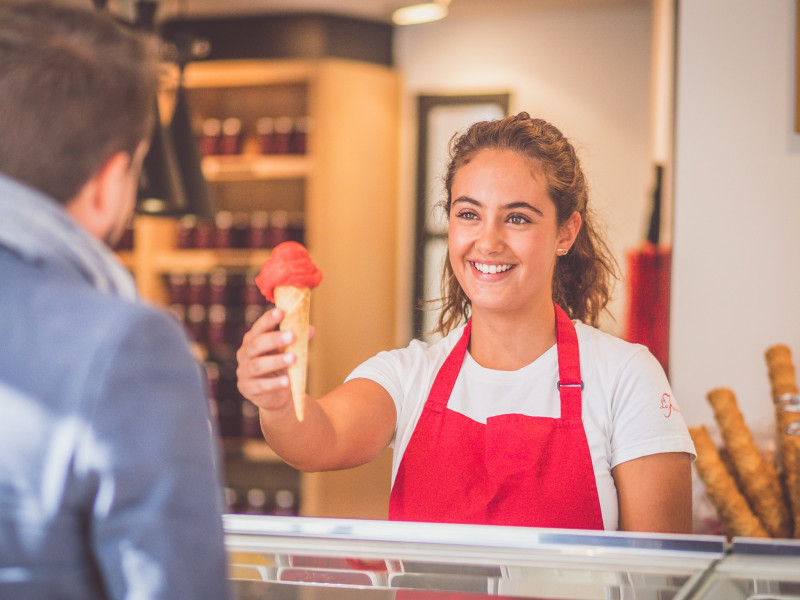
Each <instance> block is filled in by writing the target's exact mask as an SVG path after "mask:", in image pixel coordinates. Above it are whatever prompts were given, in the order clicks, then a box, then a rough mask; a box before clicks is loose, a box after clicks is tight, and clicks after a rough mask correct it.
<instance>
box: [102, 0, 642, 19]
mask: <svg viewBox="0 0 800 600" xmlns="http://www.w3.org/2000/svg"><path fill="white" fill-rule="evenodd" d="M136 1H137V0H109V8H110V9H111V10H112V11H115V12H118V13H120V14H123V15H127V16H128V17H131V16H132V15H133V14H134V13H135V9H134V8H133V7H134V6H135V5H136ZM415 1H422V0H158V12H157V18H158V19H159V20H162V19H166V18H171V17H174V16H176V15H180V16H186V17H194V16H222V15H226V16H233V15H243V14H267V13H273V12H295V13H296V12H301V13H302V12H317V13H320V12H321V13H333V14H340V15H345V16H351V17H356V18H364V19H372V20H379V21H386V22H389V21H391V15H392V11H393V10H394V9H396V8H399V7H401V6H404V5H407V4H411V3H413V2H415ZM650 1H651V0H491V2H489V1H488V0H451V4H450V14H451V15H452V16H459V15H476V14H484V15H485V14H487V13H494V14H497V13H498V12H513V11H529V10H536V9H542V8H546V7H547V6H552V7H558V8H561V9H563V8H564V7H571V8H579V7H587V6H597V5H609V4H630V3H636V4H640V3H643V2H650Z"/></svg>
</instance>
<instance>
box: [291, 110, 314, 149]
mask: <svg viewBox="0 0 800 600" xmlns="http://www.w3.org/2000/svg"><path fill="white" fill-rule="evenodd" d="M310 130H311V117H297V118H296V119H295V120H294V123H293V124H292V134H291V137H290V142H289V152H291V153H292V154H305V153H306V152H307V150H308V148H307V146H308V133H309V131H310Z"/></svg>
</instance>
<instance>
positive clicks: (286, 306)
mask: <svg viewBox="0 0 800 600" xmlns="http://www.w3.org/2000/svg"><path fill="white" fill-rule="evenodd" d="M274 294H275V306H277V307H278V308H280V309H281V310H282V311H283V312H284V315H285V316H284V317H283V321H281V331H291V332H293V333H294V342H292V343H291V344H290V345H289V346H287V348H286V351H287V352H291V353H292V354H294V355H295V361H294V363H292V365H291V366H290V367H289V385H290V388H291V390H292V401H293V403H294V412H295V414H296V415H297V420H298V421H302V420H303V415H304V413H305V402H306V376H307V373H308V324H309V314H310V310H311V290H310V289H309V288H299V287H294V286H290V285H279V286H275V291H274Z"/></svg>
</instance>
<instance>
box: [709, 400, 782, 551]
mask: <svg viewBox="0 0 800 600" xmlns="http://www.w3.org/2000/svg"><path fill="white" fill-rule="evenodd" d="M707 399H708V402H709V404H711V408H712V409H713V410H714V418H715V419H716V420H717V423H718V424H719V428H720V432H721V433H722V439H723V440H724V441H725V447H726V449H727V450H728V452H729V453H730V457H731V462H732V463H733V466H734V469H735V470H736V475H737V479H738V481H739V484H740V485H741V488H742V492H743V493H744V496H745V498H747V501H748V503H749V504H750V506H751V507H752V508H753V512H754V513H755V515H756V516H757V517H758V519H759V520H760V521H761V523H762V524H763V526H764V529H766V530H767V532H768V533H769V534H770V536H772V537H776V538H786V537H791V533H792V523H791V519H790V516H789V511H788V510H787V506H786V502H785V500H784V497H783V489H782V488H781V483H780V479H779V477H778V472H777V471H776V469H775V466H774V465H773V464H771V463H770V462H768V461H766V460H764V458H763V456H762V455H761V452H760V451H759V449H758V447H757V446H756V443H755V441H754V440H753V435H752V433H751V432H750V429H749V428H748V427H747V425H746V423H745V421H744V417H743V415H742V413H741V411H740V410H739V407H738V405H737V402H736V396H735V395H734V393H733V392H732V391H731V390H729V389H726V388H717V389H714V390H711V391H710V392H709V393H708V395H707Z"/></svg>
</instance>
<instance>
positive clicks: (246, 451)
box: [222, 438, 285, 464]
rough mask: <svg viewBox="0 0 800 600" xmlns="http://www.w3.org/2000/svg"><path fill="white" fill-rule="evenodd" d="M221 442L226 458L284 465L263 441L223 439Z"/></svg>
mask: <svg viewBox="0 0 800 600" xmlns="http://www.w3.org/2000/svg"><path fill="white" fill-rule="evenodd" d="M222 442H223V448H224V450H225V454H226V456H229V457H230V456H240V457H241V458H242V459H244V460H245V461H247V462H256V463H282V464H285V463H284V461H283V459H282V458H281V457H280V456H278V455H277V454H275V451H274V450H273V449H272V448H270V447H269V445H268V444H267V442H265V441H264V440H254V439H249V438H224V439H223V440H222Z"/></svg>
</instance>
